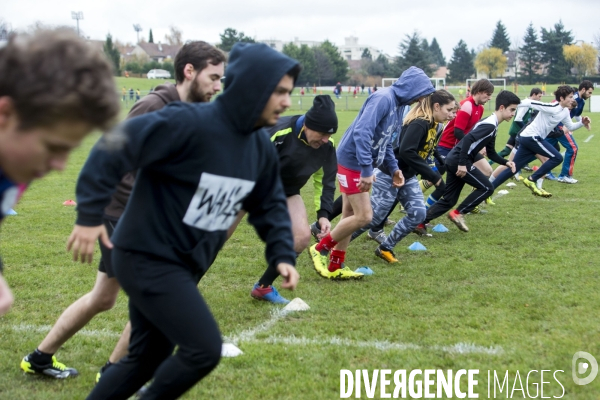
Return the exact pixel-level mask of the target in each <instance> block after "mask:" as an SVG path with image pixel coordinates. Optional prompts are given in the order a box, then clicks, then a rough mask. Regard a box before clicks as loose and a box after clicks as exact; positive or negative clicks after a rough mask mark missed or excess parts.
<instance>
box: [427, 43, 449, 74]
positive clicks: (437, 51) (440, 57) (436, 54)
mask: <svg viewBox="0 0 600 400" xmlns="http://www.w3.org/2000/svg"><path fill="white" fill-rule="evenodd" d="M429 53H430V54H431V57H432V61H433V63H434V64H435V65H437V66H438V67H445V66H446V58H444V54H443V53H442V49H441V48H440V45H439V44H438V41H437V39H436V38H433V40H432V41H431V44H430V45H429Z"/></svg>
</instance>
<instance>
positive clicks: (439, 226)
mask: <svg viewBox="0 0 600 400" xmlns="http://www.w3.org/2000/svg"><path fill="white" fill-rule="evenodd" d="M432 230H433V231H434V232H448V228H446V227H445V226H444V225H442V224H437V225H436V226H434V227H433V229H432Z"/></svg>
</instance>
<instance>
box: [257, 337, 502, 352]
mask: <svg viewBox="0 0 600 400" xmlns="http://www.w3.org/2000/svg"><path fill="white" fill-rule="evenodd" d="M249 341H250V342H258V343H272V344H286V345H296V346H345V347H362V348H372V349H377V350H381V351H393V350H398V351H406V350H433V351H443V352H446V353H450V354H474V353H475V354H489V355H498V354H502V353H503V352H504V349H502V347H500V346H492V347H484V346H478V345H476V344H472V343H457V344H454V345H451V346H420V345H417V344H413V343H393V342H388V341H385V340H383V341H382V340H372V341H357V340H348V339H342V338H337V337H331V338H322V339H308V338H304V337H296V336H269V337H268V338H266V339H254V338H252V339H251V340H249Z"/></svg>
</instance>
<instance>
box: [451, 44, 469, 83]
mask: <svg viewBox="0 0 600 400" xmlns="http://www.w3.org/2000/svg"><path fill="white" fill-rule="evenodd" d="M473 53H474V52H473V50H471V52H469V49H468V48H467V44H466V43H465V42H464V41H463V40H462V39H461V40H460V41H459V42H458V44H457V45H456V47H455V48H453V49H452V58H451V59H450V62H449V63H448V70H449V75H448V80H449V81H452V82H464V81H465V80H467V79H468V78H471V77H472V76H473V75H474V74H475V66H474V64H473V61H474V57H473Z"/></svg>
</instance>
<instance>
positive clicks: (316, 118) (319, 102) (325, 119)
mask: <svg viewBox="0 0 600 400" xmlns="http://www.w3.org/2000/svg"><path fill="white" fill-rule="evenodd" d="M304 125H306V127H307V128H308V129H312V130H313V131H317V132H320V133H336V132H337V128H338V118H337V114H336V113H335V104H334V102H333V100H331V97H329V96H327V95H319V96H316V97H315V100H314V101H313V106H312V107H311V108H310V110H308V111H307V113H306V116H305V119H304Z"/></svg>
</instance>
